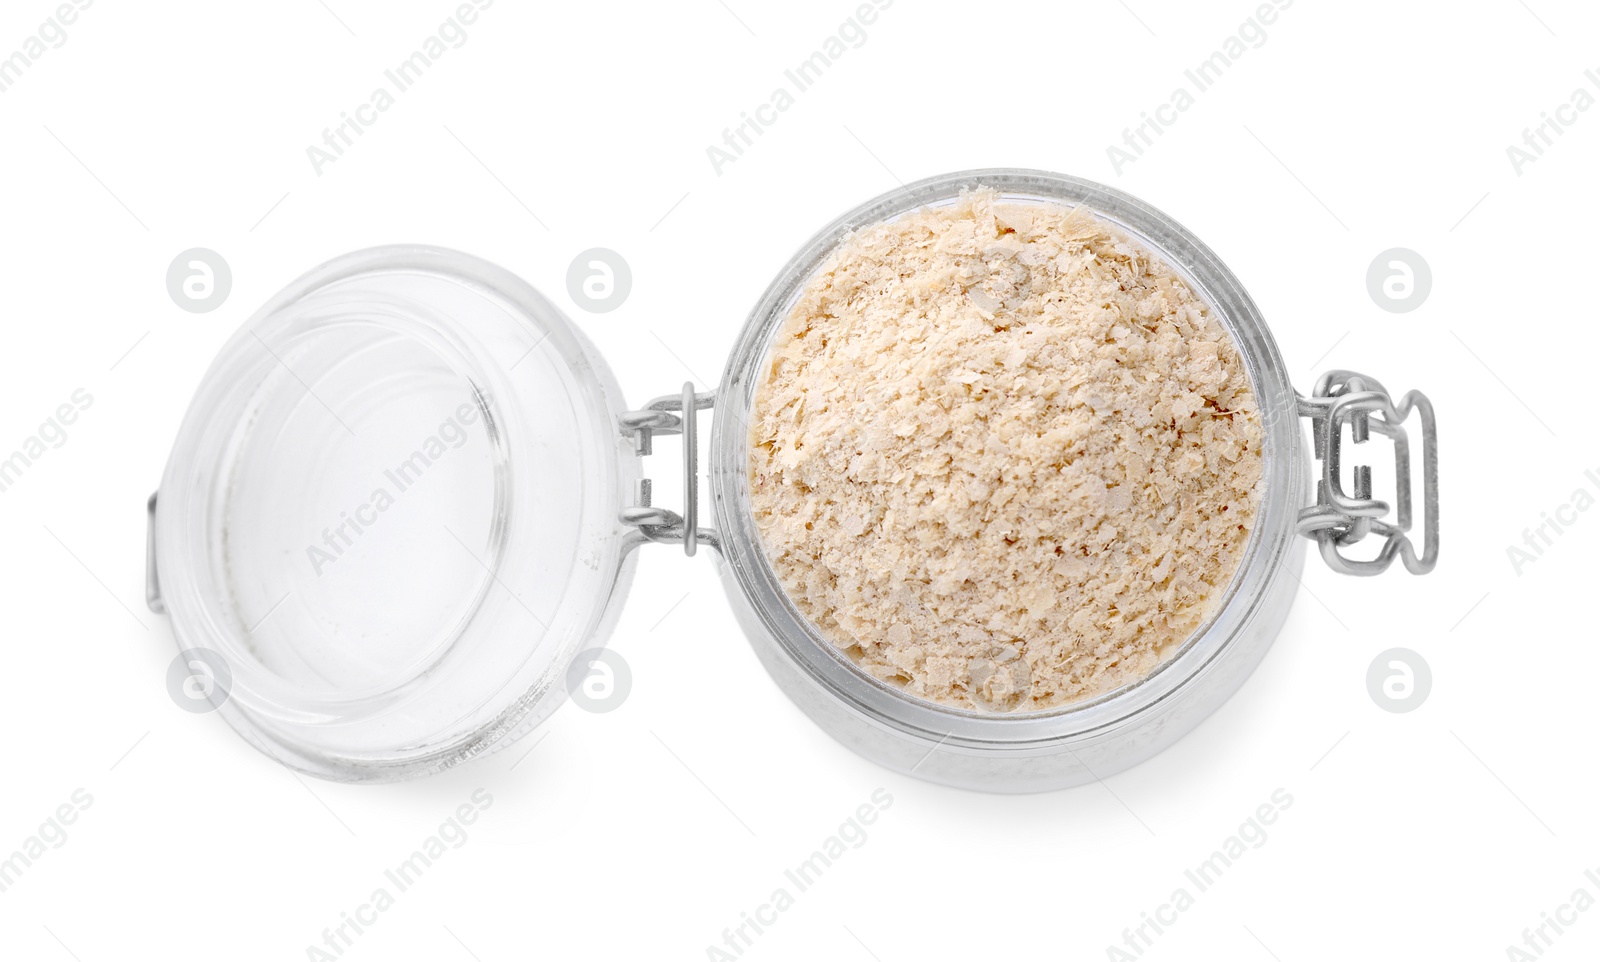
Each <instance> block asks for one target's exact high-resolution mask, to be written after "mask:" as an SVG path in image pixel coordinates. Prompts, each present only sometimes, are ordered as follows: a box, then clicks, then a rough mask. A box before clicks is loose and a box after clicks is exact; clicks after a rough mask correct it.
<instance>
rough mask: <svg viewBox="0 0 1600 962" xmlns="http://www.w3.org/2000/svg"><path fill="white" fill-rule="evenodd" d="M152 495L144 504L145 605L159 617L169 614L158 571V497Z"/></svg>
mask: <svg viewBox="0 0 1600 962" xmlns="http://www.w3.org/2000/svg"><path fill="white" fill-rule="evenodd" d="M160 493H161V492H159V491H157V492H155V493H154V494H152V495H150V500H149V501H146V502H145V504H144V512H145V530H144V603H145V607H147V608H149V609H150V610H151V611H153V612H155V613H156V614H158V615H164V614H166V613H167V603H166V601H164V600H163V599H162V597H161V573H160V572H159V571H157V570H156V497H157V495H159V494H160Z"/></svg>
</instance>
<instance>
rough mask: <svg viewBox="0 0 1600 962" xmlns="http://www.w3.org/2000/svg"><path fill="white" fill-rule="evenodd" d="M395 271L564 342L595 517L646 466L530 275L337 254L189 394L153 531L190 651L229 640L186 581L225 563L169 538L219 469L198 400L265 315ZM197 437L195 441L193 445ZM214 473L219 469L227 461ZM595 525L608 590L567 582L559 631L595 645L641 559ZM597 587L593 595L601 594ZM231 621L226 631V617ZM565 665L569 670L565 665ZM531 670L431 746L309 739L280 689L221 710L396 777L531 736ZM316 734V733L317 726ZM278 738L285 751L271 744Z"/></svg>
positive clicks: (604, 387)
mask: <svg viewBox="0 0 1600 962" xmlns="http://www.w3.org/2000/svg"><path fill="white" fill-rule="evenodd" d="M391 273H419V274H428V275H433V276H436V277H438V278H440V279H442V280H444V281H448V282H451V283H454V284H458V285H461V286H463V287H465V288H467V289H469V290H470V291H471V292H472V293H474V294H476V295H478V296H482V297H485V298H486V299H488V300H489V301H490V302H492V303H495V304H497V305H499V306H501V307H502V308H509V310H508V311H507V313H508V315H509V317H510V318H511V320H513V321H515V322H516V323H518V324H520V325H521V326H523V327H525V328H526V329H527V330H528V331H529V332H530V335H531V337H532V338H537V340H536V341H535V347H538V346H539V345H540V344H543V343H546V342H548V343H549V345H550V346H551V347H553V348H554V349H555V350H556V352H557V355H558V358H557V360H556V361H555V362H554V363H556V364H558V366H559V367H560V368H561V369H562V370H563V371H564V372H565V375H566V377H567V378H568V379H569V381H570V383H569V384H568V385H567V388H566V391H565V394H566V396H568V397H569V399H570V403H571V405H572V409H573V416H574V418H575V419H576V420H575V421H574V425H576V427H575V428H574V430H577V431H578V432H579V433H580V434H581V435H582V436H583V437H584V438H586V439H587V440H586V441H585V442H584V443H585V444H586V445H588V444H592V445H593V452H594V453H593V455H592V456H586V457H585V458H584V460H583V461H582V462H580V463H578V464H575V465H573V466H572V469H573V470H574V471H577V472H578V474H579V476H580V484H583V485H585V486H586V487H593V488H595V489H596V490H597V491H598V495H597V497H596V499H595V506H594V507H593V508H590V509H586V510H587V511H588V512H589V513H588V514H587V515H586V517H588V518H589V519H590V520H591V522H593V521H594V520H595V519H598V518H600V512H601V510H602V508H604V507H607V506H608V505H607V504H603V503H605V502H608V501H609V497H610V494H611V492H610V491H609V490H608V488H609V487H610V484H609V482H616V481H618V480H619V479H620V480H622V481H626V480H627V478H628V477H629V476H630V469H632V470H634V471H636V470H637V468H636V467H635V465H634V463H633V462H634V459H632V458H624V457H623V453H624V452H621V451H620V450H618V449H617V448H616V446H615V442H616V440H617V438H619V437H620V434H619V432H618V431H617V427H616V423H617V422H616V418H617V416H618V415H619V414H620V413H621V412H623V411H625V410H626V409H627V405H626V400H625V397H624V395H623V393H622V389H621V386H620V385H619V383H618V382H617V379H616V376H615V374H614V372H613V371H612V369H611V368H610V366H609V364H608V363H607V362H606V360H605V358H604V356H603V355H602V354H601V353H600V352H599V351H598V349H596V347H595V346H594V345H593V344H592V342H590V341H589V339H588V338H587V336H586V335H585V334H584V333H583V331H582V330H581V329H580V328H579V327H578V326H577V325H576V324H575V323H574V322H573V321H572V319H571V318H570V317H569V316H568V315H567V313H566V312H565V311H563V310H561V309H560V308H558V307H557V306H556V305H555V304H553V303H552V302H551V301H549V300H548V299H547V298H546V297H545V296H544V295H543V294H542V293H540V292H539V291H538V290H537V289H536V288H534V287H533V286H532V285H531V284H529V283H528V282H527V281H526V280H525V279H523V278H522V277H521V276H519V275H518V274H516V273H514V272H512V271H510V270H508V269H506V268H504V267H501V266H499V265H498V264H495V263H494V262H491V261H488V260H486V259H484V258H481V257H478V256H475V255H472V254H468V253H465V252H462V251H459V250H455V249H451V248H447V247H441V246H436V245H424V244H391V245H380V246H374V247H368V248H363V249H360V250H356V251H351V252H348V253H345V254H342V255H339V256H337V257H334V258H331V259H329V260H327V261H324V262H322V263H320V264H318V265H317V266H315V267H313V268H311V269H310V270H308V271H305V272H304V273H302V274H300V275H299V276H297V277H296V278H295V279H294V280H292V281H290V282H289V283H288V284H286V285H285V286H284V287H283V288H281V289H280V290H278V291H277V292H276V293H275V294H273V295H272V296H271V297H270V298H268V299H267V300H266V301H265V302H264V303H263V304H262V305H261V306H260V307H259V308H258V309H257V310H255V311H254V312H252V313H251V314H250V315H249V317H248V318H247V319H246V320H244V321H243V322H242V323H241V324H240V326H239V327H238V329H237V330H236V331H235V332H234V333H233V334H231V335H230V336H229V337H228V338H227V339H225V340H224V342H223V344H222V345H221V347H220V348H219V349H218V352H217V354H216V356H215V357H214V358H213V359H212V361H211V362H210V363H209V364H208V366H207V368H206V369H205V371H204V373H203V374H202V375H201V377H200V378H199V380H198V381H197V383H196V387H195V390H194V391H193V393H192V395H191V397H190V399H189V400H188V402H187V405H186V408H185V413H184V415H183V418H182V422H181V423H180V426H179V427H178V428H177V430H176V432H175V436H174V442H173V446H172V449H171V451H170V453H169V454H168V457H167V460H166V462H165V465H164V468H163V472H162V480H161V487H160V489H159V490H158V494H159V496H160V502H161V505H160V507H163V508H167V509H168V510H167V511H166V512H162V511H161V510H160V508H157V509H156V512H155V519H154V520H153V531H154V532H155V535H156V536H155V542H154V547H153V553H154V562H155V564H156V565H157V566H158V567H159V569H160V575H159V584H160V590H161V600H162V603H163V605H164V607H165V611H166V614H167V615H168V620H169V624H170V626H171V628H172V630H173V635H174V640H175V642H176V646H177V648H178V649H179V650H187V649H190V648H193V647H208V646H212V645H217V644H219V643H220V642H219V633H218V631H217V630H216V629H217V623H216V622H215V621H214V620H213V619H212V618H211V616H210V615H208V614H206V613H205V611H204V608H203V605H201V604H197V603H196V602H195V600H194V599H192V598H185V597H184V590H185V584H184V583H185V582H193V581H194V579H195V577H196V574H195V572H196V571H198V570H200V569H201V568H203V567H205V566H207V565H210V564H212V563H213V562H211V561H210V560H208V559H206V558H203V557H194V556H190V555H187V554H186V553H185V551H186V549H187V548H188V547H189V545H188V544H187V539H184V540H183V543H179V544H173V543H172V542H173V541H174V539H173V538H172V537H170V536H168V537H163V536H161V535H162V533H163V531H164V530H165V531H166V532H167V533H168V534H169V535H170V532H171V531H173V530H177V529H176V527H175V526H177V525H182V524H186V523H187V522H186V521H185V520H184V519H183V517H182V516H183V515H187V514H189V513H191V512H192V511H193V510H194V505H193V504H190V503H189V502H190V499H191V498H200V497H202V495H201V494H199V493H191V492H189V491H186V490H184V488H185V481H186V479H187V478H188V477H190V476H191V475H192V476H196V477H198V476H202V475H204V474H205V473H207V469H206V467H205V464H206V455H205V453H204V451H205V448H204V447H202V446H197V445H196V444H195V443H194V439H195V438H197V437H199V432H200V431H201V428H200V427H198V426H197V425H196V423H195V422H196V421H197V420H203V415H202V414H201V413H200V412H198V411H197V409H198V408H199V407H200V406H201V405H202V403H203V401H204V399H205V398H206V397H207V395H208V389H209V390H210V391H211V392H219V391H220V392H224V393H225V392H226V390H227V389H228V388H227V386H226V385H219V383H218V378H219V375H220V374H221V373H222V372H223V370H224V366H225V363H226V362H227V360H228V359H229V358H230V357H232V356H235V354H236V352H238V351H239V349H240V345H241V344H244V345H246V346H248V341H249V340H250V339H251V336H252V334H253V332H255V331H256V330H257V329H258V328H259V327H260V326H261V325H262V324H263V323H264V322H270V321H271V320H272V319H273V318H275V317H277V316H280V315H281V314H282V313H283V312H285V311H286V310H293V309H294V308H295V306H296V305H297V303H298V302H302V301H304V300H306V299H307V298H309V297H315V296H316V295H317V294H318V293H319V292H322V291H327V290H330V289H333V288H335V287H337V286H338V285H340V284H342V283H345V282H349V281H352V280H355V281H359V278H360V277H361V276H363V275H369V274H370V275H374V276H379V275H384V274H391ZM447 321H448V324H449V325H450V326H451V327H452V329H454V330H465V329H470V326H471V321H470V320H462V319H460V318H456V317H450V318H447ZM472 360H473V361H476V362H478V365H477V366H478V367H480V368H481V367H484V366H485V358H484V357H482V356H479V355H474V356H473V357H472ZM487 363H488V364H492V365H493V366H494V367H495V368H496V373H497V375H500V376H503V377H505V378H507V379H509V372H510V369H511V368H512V367H515V366H516V365H515V364H512V363H511V362H510V360H509V359H489V360H488V362H487ZM519 363H520V362H519ZM573 385H576V386H575V387H574V386H573ZM497 400H498V399H497ZM498 408H499V405H496V409H497V413H500V414H501V415H502V416H503V415H504V412H499V411H498ZM538 413H539V412H536V411H531V410H530V411H527V412H520V413H519V416H521V417H523V418H530V419H531V418H533V417H535V416H537V414H538ZM236 428H237V422H236V421H234V422H231V423H230V425H229V429H230V430H232V429H236ZM608 442H609V443H610V446H608ZM186 443H188V444H189V447H188V448H187V450H186V449H185V445H186ZM596 459H597V460H596ZM591 461H593V462H594V463H599V464H601V467H602V473H601V474H600V475H596V476H593V477H588V478H587V479H586V480H584V477H585V476H587V475H589V474H590V472H589V471H588V470H586V468H588V467H592V466H593V464H592V463H590V462H591ZM210 470H211V471H213V472H214V471H215V467H214V466H213V467H212V468H211V469H210ZM169 505H174V506H176V509H177V510H176V511H174V508H173V507H169ZM164 513H165V514H166V515H167V520H168V524H167V525H163V524H162V523H161V522H162V518H161V515H162V514H164ZM525 513H528V512H525ZM609 513H610V514H614V513H615V512H614V511H610V512H609ZM585 532H586V533H582V534H581V535H580V542H579V543H580V548H581V550H585V551H587V550H589V549H588V548H583V547H582V546H583V545H589V544H590V540H589V539H591V538H592V537H593V536H594V535H595V534H597V533H598V534H600V540H599V542H598V543H597V544H598V549H597V550H598V551H599V552H600V554H599V555H597V558H598V560H597V562H596V570H597V571H599V572H600V573H599V574H598V575H597V576H596V578H595V579H593V580H594V581H595V584H593V585H589V587H597V589H598V590H597V591H594V592H589V591H587V590H585V591H563V592H562V599H561V601H560V604H561V606H562V607H563V608H565V607H567V606H569V605H571V604H572V602H571V601H569V597H568V596H576V595H582V596H583V600H581V601H579V602H577V603H576V605H575V606H573V607H574V609H575V610H576V609H581V613H582V616H583V618H582V619H581V620H580V624H581V625H583V626H585V627H582V628H581V630H574V631H573V632H571V636H570V639H568V638H563V639H559V640H561V641H566V640H572V641H573V644H574V645H575V650H578V649H581V648H583V647H584V646H585V645H589V644H593V645H603V644H605V642H606V637H607V635H609V632H610V627H611V625H612V624H614V622H615V615H616V612H617V611H618V610H620V607H621V603H622V599H624V598H625V597H626V595H627V594H628V589H629V587H630V585H631V581H632V575H633V569H634V567H635V565H634V559H635V556H634V555H633V554H632V553H631V552H630V551H628V550H627V547H626V545H625V537H624V532H623V531H621V530H620V528H615V527H613V528H608V529H605V530H604V532H603V533H601V532H600V531H599V529H598V528H595V527H594V526H593V524H591V526H590V528H588V529H585ZM613 562H614V563H613ZM600 582H603V584H600ZM191 593H192V592H191ZM590 595H593V597H589V596H590ZM174 602H176V604H174ZM552 623H554V622H552ZM222 627H223V628H224V629H226V626H225V625H224V626H222ZM580 635H581V637H580ZM534 647H535V646H534V644H533V643H532V642H531V641H530V644H529V646H528V648H529V651H530V652H532V651H533V650H534ZM565 647H572V645H567V646H565ZM530 659H531V655H530ZM561 667H562V670H564V667H565V666H564V665H563V666H561ZM519 677H523V676H522V675H521V674H519V673H510V674H507V675H506V676H505V677H498V676H497V677H493V678H486V679H484V681H483V682H482V687H483V689H484V690H485V691H486V692H490V691H492V692H498V691H499V690H500V689H508V690H510V691H509V694H507V695H504V696H501V695H499V694H490V695H488V696H486V700H485V704H489V705H494V706H498V707H495V708H491V711H492V712H493V714H492V715H491V716H490V717H489V718H488V719H487V720H486V721H484V722H483V723H482V724H472V725H465V726H461V727H459V728H457V727H454V726H453V725H445V726H444V727H442V728H441V729H439V730H438V731H437V732H436V733H435V737H434V738H431V739H430V740H429V741H428V742H427V744H426V745H425V746H422V747H421V748H417V747H415V746H405V745H393V746H380V747H378V748H375V749H373V750H372V751H370V752H369V751H359V752H340V751H327V750H324V748H323V747H322V746H320V745H319V744H317V743H316V742H315V740H314V739H311V740H306V741H302V740H301V739H300V738H298V737H296V735H297V734H298V733H299V732H300V731H301V729H299V728H297V727H295V725H293V724H286V723H285V722H284V720H283V718H282V717H280V716H279V714H278V712H277V709H278V708H280V707H281V706H280V704H279V702H278V701H277V700H276V699H274V698H273V697H270V696H268V697H266V698H265V699H264V700H263V701H262V702H261V704H260V705H256V706H251V705H250V704H249V701H250V699H249V698H245V699H241V698H229V699H228V700H227V702H226V703H225V704H224V705H223V706H222V710H221V711H220V712H219V714H221V715H223V717H224V718H225V719H226V720H227V721H228V722H229V723H230V725H231V726H232V727H234V728H235V729H236V730H238V731H239V733H240V734H241V735H242V736H244V737H245V739H246V740H247V741H248V742H250V743H251V744H253V745H255V746H256V747H257V748H259V749H261V750H262V751H263V752H264V753H266V754H268V755H269V756H271V757H273V758H275V759H277V760H279V761H282V762H286V763H288V764H290V765H291V767H294V768H297V769H299V770H302V771H307V772H309V773H311V774H316V775H319V776H322V777H329V778H335V779H340V780H352V781H392V780H396V779H400V778H405V777H410V776H412V775H417V774H424V773H427V772H431V771H436V770H439V769H441V768H444V767H448V766H449V765H451V764H454V763H455V761H459V760H461V758H462V757H470V756H471V755H476V754H479V753H482V752H483V751H485V750H486V749H488V748H489V747H490V744H492V743H494V742H499V741H504V740H506V739H505V736H507V735H508V734H509V735H515V734H520V731H521V728H522V727H523V725H522V721H523V719H525V718H530V717H532V718H541V717H543V715H544V712H543V711H541V710H540V708H541V707H542V706H539V705H536V704H534V702H533V701H530V699H529V698H528V696H529V695H530V694H532V691H524V690H523V689H524V687H525V686H519V685H517V684H515V682H516V681H517V679H518V678H519ZM236 680H237V679H236ZM291 687H292V686H291ZM553 688H554V689H555V692H554V696H555V697H554V699H553V702H554V704H553V706H552V707H551V708H550V709H549V710H554V707H558V706H559V702H561V701H564V700H565V699H564V695H565V690H564V688H563V686H561V685H559V684H557V685H554V686H553ZM501 709H503V710H501ZM513 716H515V717H513ZM306 732H307V734H308V736H309V734H310V731H309V730H306ZM269 745H270V746H272V747H273V749H274V750H269V749H268V748H267V747H264V746H269Z"/></svg>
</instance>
